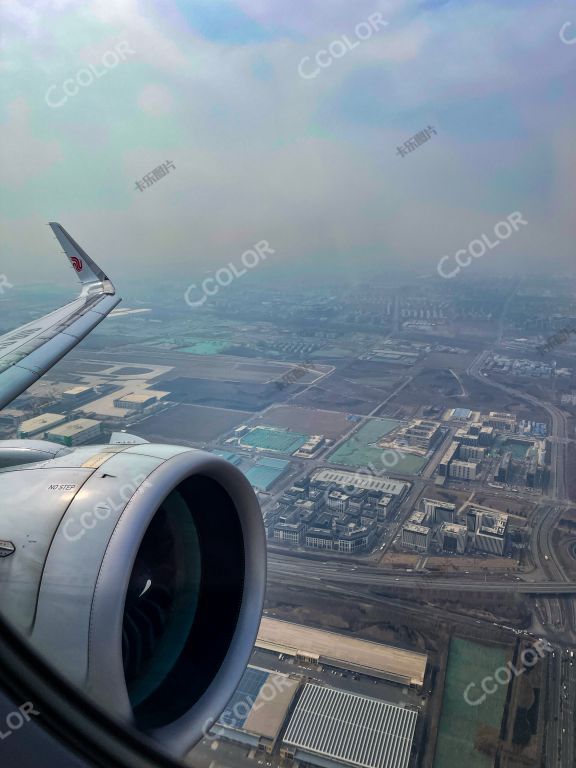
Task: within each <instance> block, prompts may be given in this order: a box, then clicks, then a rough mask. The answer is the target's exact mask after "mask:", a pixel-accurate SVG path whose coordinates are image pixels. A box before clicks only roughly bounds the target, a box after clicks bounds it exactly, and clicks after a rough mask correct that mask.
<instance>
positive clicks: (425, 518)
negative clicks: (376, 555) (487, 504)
mask: <svg viewBox="0 0 576 768" xmlns="http://www.w3.org/2000/svg"><path fill="white" fill-rule="evenodd" d="M421 506H422V509H421V510H418V511H415V512H413V513H412V515H410V517H409V518H408V520H407V521H406V523H405V524H404V525H403V527H402V536H401V545H402V548H403V549H405V550H408V551H412V552H430V551H431V549H433V547H436V548H437V549H439V550H440V551H441V552H449V553H454V554H458V555H463V554H464V553H465V552H467V551H476V552H485V553H487V554H495V555H500V556H501V555H503V554H504V553H505V551H506V545H507V542H508V515H506V514H504V513H501V512H497V511H496V510H491V509H488V508H480V507H470V508H469V510H468V512H467V514H466V516H465V518H464V519H463V520H458V519H457V516H456V507H455V505H454V504H450V503H448V502H445V501H440V500H437V499H422V500H421Z"/></svg>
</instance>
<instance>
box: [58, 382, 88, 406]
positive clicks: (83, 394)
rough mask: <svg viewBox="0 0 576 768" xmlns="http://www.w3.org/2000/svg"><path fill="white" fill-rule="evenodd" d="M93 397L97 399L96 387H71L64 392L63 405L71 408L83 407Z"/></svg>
mask: <svg viewBox="0 0 576 768" xmlns="http://www.w3.org/2000/svg"><path fill="white" fill-rule="evenodd" d="M92 397H96V392H95V391H94V387H87V386H82V385H78V386H76V387H70V389H65V390H64V392H62V403H63V404H64V405H68V406H70V407H74V406H77V405H81V404H82V403H85V402H86V401H87V400H90V399H91V398H92Z"/></svg>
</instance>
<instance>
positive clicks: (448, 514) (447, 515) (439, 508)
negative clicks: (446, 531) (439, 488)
mask: <svg viewBox="0 0 576 768" xmlns="http://www.w3.org/2000/svg"><path fill="white" fill-rule="evenodd" d="M422 506H423V507H424V512H425V514H426V517H427V518H429V519H430V520H431V522H432V523H434V525H439V524H440V523H453V522H454V520H455V517H456V505H455V504H450V502H448V501H438V500H437V499H422Z"/></svg>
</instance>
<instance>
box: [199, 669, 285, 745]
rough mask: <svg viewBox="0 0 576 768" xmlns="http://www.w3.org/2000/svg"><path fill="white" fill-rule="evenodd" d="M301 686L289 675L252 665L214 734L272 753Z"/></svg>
mask: <svg viewBox="0 0 576 768" xmlns="http://www.w3.org/2000/svg"><path fill="white" fill-rule="evenodd" d="M299 688H300V682H299V680H297V679H295V678H293V677H290V676H289V675H286V674H283V673H280V672H271V671H270V670H267V669H261V668H260V667H254V666H249V667H248V668H247V669H246V671H245V672H244V674H243V676H242V680H241V681H240V684H239V685H238V687H237V689H236V691H235V693H234V695H233V697H232V699H231V700H230V701H229V702H228V704H227V706H226V709H225V710H224V712H222V714H221V715H220V717H219V719H218V722H217V723H216V725H215V726H213V728H212V729H211V731H210V735H211V736H214V737H215V738H222V739H227V740H228V741H233V742H236V743H237V744H243V745H245V746H248V747H253V748H255V749H258V750H261V751H265V752H268V753H270V752H272V751H273V750H274V747H275V746H276V743H277V741H278V736H279V735H280V732H281V730H282V727H283V725H284V722H285V721H286V718H287V717H288V712H289V711H290V708H291V706H292V702H293V700H294V697H295V696H296V693H297V692H298V689H299Z"/></svg>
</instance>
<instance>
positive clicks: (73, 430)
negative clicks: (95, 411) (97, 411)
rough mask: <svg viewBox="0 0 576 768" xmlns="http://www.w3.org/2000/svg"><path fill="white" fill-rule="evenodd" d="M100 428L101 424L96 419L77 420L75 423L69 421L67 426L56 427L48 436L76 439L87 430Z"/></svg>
mask: <svg viewBox="0 0 576 768" xmlns="http://www.w3.org/2000/svg"><path fill="white" fill-rule="evenodd" d="M98 426H100V422H99V421H96V420H95V419H76V420H75V421H69V422H67V423H66V424H62V425H61V426H59V427H54V429H51V430H50V431H49V433H48V434H50V435H60V436H61V437H74V435H77V434H78V433H79V432H83V431H84V430H85V429H90V428H91V427H98Z"/></svg>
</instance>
